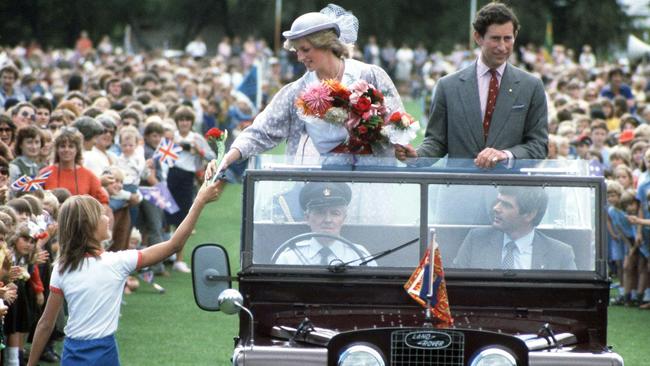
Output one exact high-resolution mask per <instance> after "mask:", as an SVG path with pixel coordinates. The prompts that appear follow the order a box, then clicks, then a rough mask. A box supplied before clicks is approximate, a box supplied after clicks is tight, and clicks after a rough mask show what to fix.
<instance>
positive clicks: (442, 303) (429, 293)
mask: <svg viewBox="0 0 650 366" xmlns="http://www.w3.org/2000/svg"><path fill="white" fill-rule="evenodd" d="M432 253H433V255H432ZM404 289H405V290H406V293H407V294H408V295H409V296H411V297H412V298H413V299H414V300H415V301H417V302H418V304H420V305H422V306H423V307H425V308H427V315H429V311H430V312H431V313H433V316H434V317H435V318H436V319H438V320H439V321H440V322H441V325H442V326H446V327H450V326H452V325H453V324H454V319H453V318H452V317H451V311H450V310H449V299H448V298H447V286H446V284H445V273H444V270H443V268H442V258H441V256H440V249H439V248H438V243H436V241H435V238H433V239H432V240H431V243H430V245H429V248H427V251H426V253H425V254H424V257H423V258H422V260H420V264H419V265H418V266H417V267H416V268H415V271H413V274H412V275H411V277H410V278H409V280H408V281H407V282H406V284H405V285H404Z"/></svg>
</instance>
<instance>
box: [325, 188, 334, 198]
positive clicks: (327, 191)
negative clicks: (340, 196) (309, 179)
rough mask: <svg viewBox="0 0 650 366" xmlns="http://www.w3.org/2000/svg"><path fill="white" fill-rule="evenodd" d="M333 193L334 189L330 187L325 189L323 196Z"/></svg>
mask: <svg viewBox="0 0 650 366" xmlns="http://www.w3.org/2000/svg"><path fill="white" fill-rule="evenodd" d="M331 195H332V191H330V189H329V188H325V189H323V197H329V196H331Z"/></svg>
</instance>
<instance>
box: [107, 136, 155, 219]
mask: <svg viewBox="0 0 650 366" xmlns="http://www.w3.org/2000/svg"><path fill="white" fill-rule="evenodd" d="M140 139H141V136H140V132H138V129H137V128H135V127H133V126H125V127H122V129H120V132H119V141H120V150H121V153H120V154H119V155H118V156H117V159H116V162H115V165H117V166H118V167H119V168H120V169H121V170H122V172H123V173H124V182H123V185H124V189H125V190H126V191H129V192H131V193H133V194H135V193H138V186H139V185H140V181H141V180H142V179H147V177H148V176H149V174H150V170H149V169H148V168H147V166H146V164H145V160H144V149H143V148H142V147H140V146H139V145H138V141H140ZM129 214H130V218H131V221H130V227H131V228H132V227H133V226H135V223H136V222H137V220H138V205H131V206H130V209H129Z"/></svg>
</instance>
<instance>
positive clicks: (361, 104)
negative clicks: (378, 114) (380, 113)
mask: <svg viewBox="0 0 650 366" xmlns="http://www.w3.org/2000/svg"><path fill="white" fill-rule="evenodd" d="M371 104H372V103H371V102H370V99H368V98H366V97H361V98H359V101H357V104H355V105H354V106H353V107H352V108H354V111H355V112H356V113H357V114H364V113H366V112H368V111H369V110H370V105H371Z"/></svg>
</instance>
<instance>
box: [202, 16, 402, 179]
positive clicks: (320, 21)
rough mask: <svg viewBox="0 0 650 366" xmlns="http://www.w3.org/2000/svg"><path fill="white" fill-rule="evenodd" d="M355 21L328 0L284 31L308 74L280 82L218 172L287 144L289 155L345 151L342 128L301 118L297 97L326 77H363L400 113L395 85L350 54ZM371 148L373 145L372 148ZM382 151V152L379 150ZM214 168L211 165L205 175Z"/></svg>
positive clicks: (386, 150)
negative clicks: (290, 80) (236, 162)
mask: <svg viewBox="0 0 650 366" xmlns="http://www.w3.org/2000/svg"><path fill="white" fill-rule="evenodd" d="M358 28H359V22H358V20H357V18H356V17H355V16H354V15H352V13H350V12H347V11H345V10H344V9H343V8H341V7H339V6H337V5H333V4H330V5H329V6H328V7H326V8H324V9H322V10H321V11H320V12H312V13H307V14H303V15H301V16H300V17H298V18H297V19H296V20H294V22H293V24H292V25H291V29H290V30H288V31H285V32H283V33H282V35H283V36H284V37H285V38H286V42H285V44H284V48H285V49H288V50H291V51H295V52H296V53H297V57H298V61H300V62H302V63H303V64H304V65H305V67H306V68H307V72H306V73H305V74H304V75H303V76H302V77H301V78H300V79H298V80H296V81H294V82H292V83H290V84H288V85H286V86H284V87H283V88H282V89H281V90H280V91H279V92H278V93H277V94H276V95H275V96H274V97H273V99H272V100H271V102H270V103H269V105H268V106H267V107H266V109H265V110H264V111H263V112H261V113H260V114H259V115H258V116H257V117H256V118H255V120H254V121H253V124H252V125H251V126H250V127H248V128H247V129H245V130H244V131H243V132H242V133H241V134H240V135H239V136H237V139H236V140H235V141H234V142H233V144H232V146H231V148H230V150H229V151H228V153H227V154H226V155H225V157H224V159H223V161H222V163H221V166H220V167H218V169H217V171H222V170H223V169H225V168H226V167H227V166H228V165H230V164H231V163H233V162H235V161H237V160H240V159H246V158H248V157H250V156H252V155H254V154H258V153H261V152H264V151H267V150H269V149H272V148H273V147H275V146H276V145H278V144H279V143H281V142H282V141H285V140H286V142H287V148H286V154H287V155H298V156H304V155H312V156H313V155H316V156H317V155H323V154H328V153H337V152H345V151H343V150H344V149H341V146H342V144H343V143H344V142H345V140H346V138H347V137H348V132H347V130H346V129H345V127H344V126H340V125H334V124H331V123H327V122H324V121H320V120H312V119H309V118H305V117H304V116H299V114H298V109H297V107H296V105H295V101H296V98H297V97H298V96H299V95H300V94H301V93H302V92H303V91H304V90H305V89H306V88H307V86H308V85H310V84H313V83H315V82H318V81H320V80H326V79H337V80H339V81H341V83H342V84H343V85H346V86H349V85H350V84H352V83H353V82H355V81H357V80H359V79H363V80H365V81H367V82H368V83H369V84H372V85H373V86H374V87H375V88H377V89H378V90H380V91H382V92H383V93H384V96H385V104H386V107H387V108H388V110H389V111H391V112H395V111H398V110H399V111H402V112H403V111H404V106H403V104H402V101H401V99H400V97H399V94H398V93H397V89H396V88H395V85H394V84H393V82H392V81H391V79H390V77H389V76H388V74H386V72H385V71H384V70H383V69H381V68H380V67H378V66H375V65H370V64H365V63H363V62H360V61H357V60H353V59H350V58H348V57H349V56H350V52H351V48H352V45H353V44H354V42H356V40H357V31H358ZM373 148H374V147H373ZM378 150H380V151H378ZM373 153H374V154H375V155H381V156H392V154H393V152H392V148H391V147H389V146H385V147H382V148H379V149H374V150H373ZM213 171H214V165H213V164H211V166H210V168H209V169H208V172H207V176H210V175H211V173H212V172H213Z"/></svg>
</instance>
